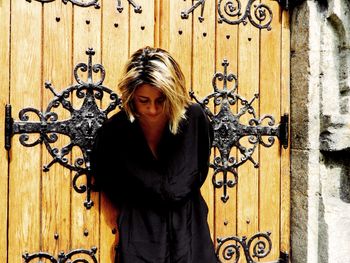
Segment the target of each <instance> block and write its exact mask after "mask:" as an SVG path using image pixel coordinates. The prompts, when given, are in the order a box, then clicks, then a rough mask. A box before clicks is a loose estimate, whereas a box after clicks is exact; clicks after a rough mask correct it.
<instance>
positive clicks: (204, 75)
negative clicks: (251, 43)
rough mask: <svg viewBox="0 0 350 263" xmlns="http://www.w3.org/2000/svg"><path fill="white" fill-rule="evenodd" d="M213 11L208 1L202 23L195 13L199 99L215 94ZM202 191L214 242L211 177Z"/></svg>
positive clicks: (195, 74) (195, 70)
mask: <svg viewBox="0 0 350 263" xmlns="http://www.w3.org/2000/svg"><path fill="white" fill-rule="evenodd" d="M212 10H215V0H208V1H206V3H205V9H204V13H203V17H204V20H203V21H202V22H201V21H200V20H199V19H198V17H199V16H200V15H201V7H200V6H199V7H198V8H197V9H196V10H195V11H194V12H193V54H192V61H193V67H192V87H193V91H194V92H195V94H196V96H197V97H198V98H203V97H205V96H206V95H208V94H209V93H211V92H213V88H212V85H211V84H212V79H213V73H214V71H215V24H216V21H215V12H213V11H212ZM190 22H191V20H188V21H187V23H190ZM201 191H202V195H203V197H204V199H205V201H206V203H207V205H208V208H209V214H208V224H209V227H210V229H211V236H212V239H213V240H214V187H213V184H212V180H211V176H210V175H208V178H207V180H206V182H205V183H204V185H203V187H202V189H201Z"/></svg>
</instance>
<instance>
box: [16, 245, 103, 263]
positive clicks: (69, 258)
mask: <svg viewBox="0 0 350 263" xmlns="http://www.w3.org/2000/svg"><path fill="white" fill-rule="evenodd" d="M96 252H97V248H96V247H92V248H91V250H86V249H76V250H72V251H70V252H68V253H67V254H65V253H64V252H60V253H59V255H58V259H56V258H55V257H54V256H52V255H51V254H49V253H46V252H39V253H34V254H29V253H28V252H26V253H24V254H23V255H22V257H23V259H24V262H25V263H29V262H32V261H33V260H36V259H37V260H38V261H37V262H38V263H40V262H42V261H41V259H42V258H44V259H48V260H49V261H50V262H51V263H78V262H84V263H89V262H93V263H98V261H97V259H96ZM83 255H85V257H82V256H83ZM76 256H79V257H78V258H75V259H73V258H74V257H76ZM86 256H87V257H89V258H88V259H86Z"/></svg>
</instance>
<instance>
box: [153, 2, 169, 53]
mask: <svg viewBox="0 0 350 263" xmlns="http://www.w3.org/2000/svg"><path fill="white" fill-rule="evenodd" d="M155 1H156V6H155V8H156V10H157V11H156V14H157V16H156V17H155V21H156V24H155V28H156V30H155V43H154V45H155V46H157V47H161V48H163V49H165V50H169V37H170V35H169V30H170V10H169V7H170V0H155Z"/></svg>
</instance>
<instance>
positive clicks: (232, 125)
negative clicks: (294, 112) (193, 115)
mask: <svg viewBox="0 0 350 263" xmlns="http://www.w3.org/2000/svg"><path fill="white" fill-rule="evenodd" d="M228 65H229V63H228V61H227V60H225V59H224V61H223V62H222V66H223V67H224V73H220V72H217V73H215V74H214V77H213V80H212V86H213V89H214V92H213V93H211V94H209V95H207V96H206V97H205V98H204V99H202V100H198V99H197V98H196V96H195V95H194V93H193V92H190V96H191V97H192V98H193V99H194V100H195V101H196V102H197V103H199V104H200V105H201V106H202V108H203V109H204V111H205V112H206V114H207V115H208V118H209V119H210V122H211V124H212V127H213V130H214V139H213V144H212V147H213V148H216V149H218V151H219V153H220V156H217V157H215V158H214V161H213V163H211V164H210V167H211V168H213V169H214V174H213V177H212V182H213V185H214V187H215V188H222V187H223V195H222V197H221V200H222V201H223V202H224V203H226V202H227V200H228V199H229V195H228V193H227V190H228V189H227V188H232V187H234V186H235V185H236V184H237V181H238V173H237V169H238V167H239V166H241V165H243V164H244V163H245V162H247V161H248V160H249V161H250V162H252V163H253V165H254V167H255V168H258V167H259V163H258V162H256V161H255V160H254V159H253V153H254V151H255V149H256V148H257V146H258V145H262V146H264V147H271V146H272V145H273V144H274V142H275V137H277V138H279V140H280V141H281V145H282V146H283V147H284V148H287V147H288V115H287V114H285V115H284V116H282V117H281V123H280V124H279V125H277V126H275V119H274V117H273V116H271V115H263V116H262V117H258V116H257V114H256V112H255V109H254V108H253V105H252V104H253V102H254V101H255V100H256V99H257V98H259V95H258V94H255V95H254V96H253V98H252V99H251V100H247V99H245V98H243V97H242V96H240V95H239V94H238V93H237V88H238V79H237V77H236V76H235V75H234V74H232V73H231V74H228V73H227V67H228ZM218 81H222V82H223V88H222V89H219V88H218V86H217V82H218ZM228 82H233V85H232V86H233V88H232V89H228ZM211 100H213V102H214V104H213V106H215V107H217V111H218V113H217V114H214V113H212V112H211V110H210V109H209V108H208V106H207V105H208V104H209V103H210V101H211ZM239 104H241V107H240V108H239V109H238V112H237V113H236V114H234V113H233V112H232V109H231V106H236V107H239V106H240V105H239ZM242 116H246V117H249V121H248V123H247V124H244V123H241V122H240V118H241V117H242ZM264 122H267V125H266V126H263V125H262V124H263V123H264ZM243 137H247V138H248V142H246V143H245V144H243V143H242V142H241V139H242V138H243ZM265 138H267V139H265ZM247 144H248V146H247ZM233 147H235V148H236V149H237V150H238V152H239V153H240V157H237V158H236V157H234V156H231V150H232V148H233ZM218 174H222V175H223V179H221V180H218V178H217V177H218ZM230 174H231V175H232V176H233V178H232V177H231V179H229V175H230Z"/></svg>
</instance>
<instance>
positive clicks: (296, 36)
mask: <svg viewBox="0 0 350 263" xmlns="http://www.w3.org/2000/svg"><path fill="white" fill-rule="evenodd" d="M349 102H350V2H349V1H348V0H328V1H315V0H314V1H312V0H309V1H305V2H303V4H301V5H300V6H298V7H296V8H295V9H294V10H293V14H292V18H291V136H292V137H291V142H292V143H291V171H292V180H291V209H292V211H291V244H292V255H291V256H292V262H293V263H303V262H307V263H311V262H312V263H313V262H315V263H316V262H321V263H326V262H327V263H328V262H330V263H338V262H339V263H340V262H341V263H344V262H345V263H347V262H349V263H350V257H349V254H350V156H349V151H350V103H349Z"/></svg>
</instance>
